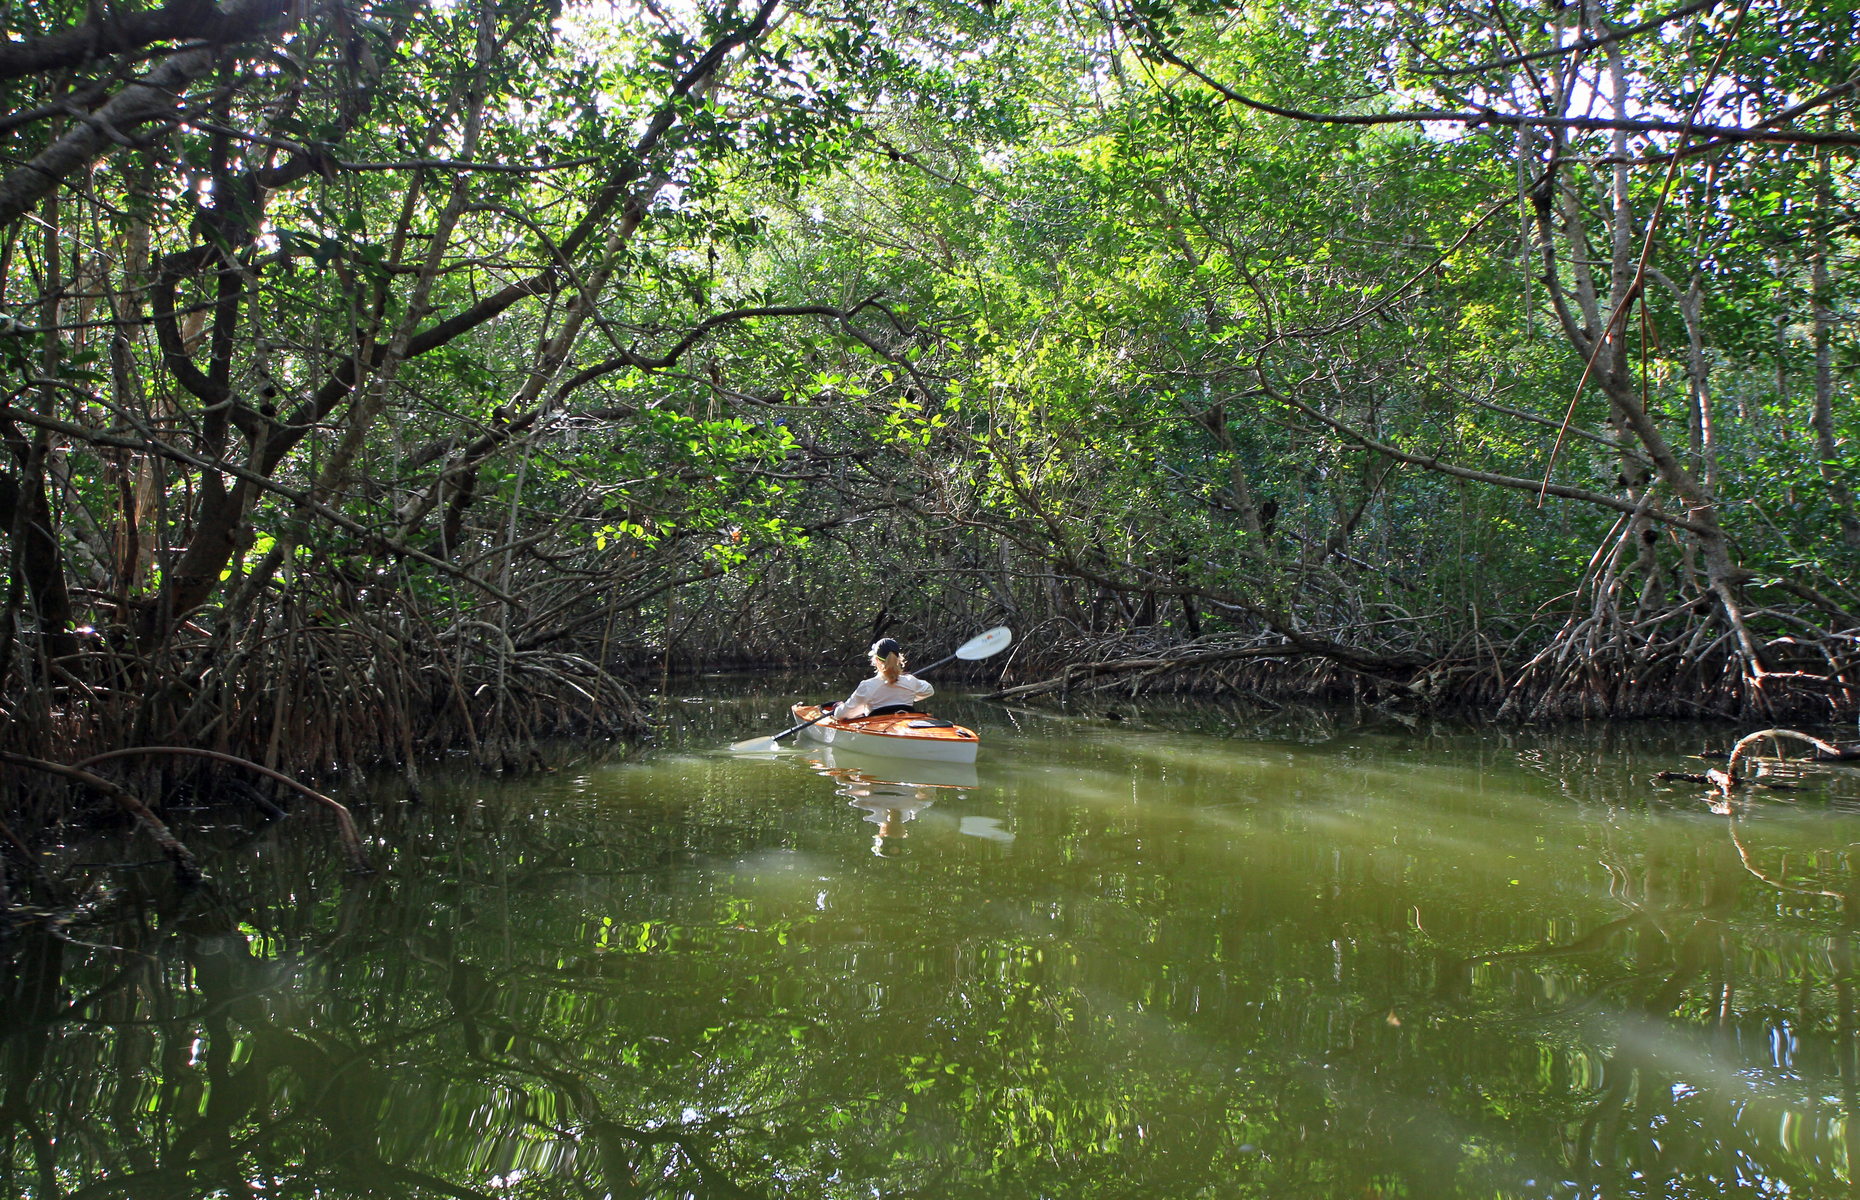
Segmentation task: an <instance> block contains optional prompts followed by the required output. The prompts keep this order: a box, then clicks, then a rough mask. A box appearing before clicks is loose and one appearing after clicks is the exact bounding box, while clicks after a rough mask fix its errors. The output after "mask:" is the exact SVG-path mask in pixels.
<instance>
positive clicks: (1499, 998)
mask: <svg viewBox="0 0 1860 1200" xmlns="http://www.w3.org/2000/svg"><path fill="white" fill-rule="evenodd" d="M723 686H724V685H723V683H722V682H721V681H720V682H718V683H716V685H715V686H714V687H713V688H712V690H713V691H717V692H721V691H722V688H723ZM754 686H756V687H758V688H760V687H766V688H768V691H767V692H766V693H760V692H758V693H752V694H749V695H744V696H738V697H735V698H732V699H728V700H724V699H708V698H707V696H706V695H705V694H701V693H700V690H699V689H696V688H694V689H693V690H692V692H690V693H688V695H689V696H690V697H691V698H692V699H693V700H694V701H696V702H694V703H688V704H679V705H677V706H676V707H675V710H674V713H673V715H674V717H675V718H676V721H677V726H676V727H675V728H674V729H672V730H671V731H670V732H669V734H668V737H667V744H666V745H665V746H664V747H663V748H661V749H659V750H656V751H654V752H651V753H649V754H646V755H644V756H641V757H639V758H637V759H634V760H632V761H625V762H619V763H610V764H607V765H569V766H565V767H563V768H562V769H560V770H558V771H557V772H555V773H554V774H552V775H548V776H542V777H529V778H524V779H518V780H510V781H494V780H486V779H480V778H477V777H467V776H459V777H456V778H452V779H450V780H448V781H446V782H445V783H444V785H443V786H435V787H434V788H433V789H432V791H433V793H434V794H433V796H432V797H431V798H430V800H429V803H427V804H426V805H424V806H422V807H419V808H409V807H407V806H405V805H404V804H402V803H401V802H400V801H399V799H398V797H397V796H394V795H392V794H390V793H388V792H383V793H382V795H381V796H380V797H378V798H377V799H376V800H375V801H374V802H372V803H366V804H364V805H363V806H362V812H361V816H362V817H363V819H364V820H365V821H366V823H367V826H368V829H369V832H370V834H371V836H372V837H373V838H374V839H375V842H376V844H375V846H374V848H373V851H372V852H373V853H374V855H375V857H376V858H377V860H378V863H379V865H380V866H381V867H382V868H383V869H382V872H381V875H380V876H379V877H377V878H374V879H371V880H358V879H355V878H353V877H349V876H346V875H344V874H342V872H341V870H340V864H339V862H338V861H337V860H336V858H335V857H334V856H333V854H332V853H331V851H330V846H329V844H328V839H327V838H326V837H324V836H323V834H324V833H325V832H326V831H324V830H322V829H320V827H318V828H314V829H299V828H297V826H298V823H299V822H301V823H302V824H303V825H305V826H314V824H315V821H316V818H315V817H314V816H310V815H307V814H305V815H299V816H297V817H293V818H292V820H291V821H290V822H287V823H285V824H284V825H279V826H272V827H270V828H269V829H266V830H264V831H263V832H261V833H259V834H258V835H256V836H246V835H243V834H241V833H240V832H239V831H238V830H237V829H236V828H222V829H220V830H217V831H206V832H197V833H196V834H195V835H194V837H193V840H194V841H195V842H196V843H197V844H198V845H199V846H200V848H201V849H202V851H203V854H204V856H205V857H207V859H208V860H209V867H210V870H211V871H212V873H213V874H214V875H215V876H216V877H217V878H218V880H219V882H220V893H219V895H218V896H217V897H193V898H182V897H177V896H175V895H174V894H173V893H172V892H171V891H169V890H168V888H167V887H166V886H165V883H163V882H162V881H161V880H159V879H158V878H152V876H155V875H158V874H159V873H158V872H149V871H133V870H132V871H122V872H115V873H113V874H110V875H108V876H106V878H108V879H109V880H110V881H111V883H112V885H113V887H114V890H113V891H100V892H99V893H97V894H96V895H95V896H94V897H93V901H92V903H91V905H90V908H89V910H88V915H87V916H86V917H85V918H83V919H82V920H80V921H78V922H76V923H73V924H71V925H70V926H68V927H66V928H64V930H63V936H62V937H53V936H50V935H49V934H47V933H46V932H45V931H43V930H40V931H32V930H27V931H24V932H22V933H21V934H20V935H19V936H17V937H16V938H15V939H14V940H13V941H12V943H10V944H9V945H8V947H7V953H8V954H10V956H11V957H10V959H9V960H8V976H7V988H8V992H7V995H6V1004H5V1016H4V1018H3V1019H4V1021H5V1026H4V1028H5V1031H6V1033H7V1040H6V1043H5V1055H6V1057H5V1060H4V1069H5V1071H6V1079H5V1081H4V1082H5V1096H6V1101H5V1103H6V1105H7V1108H6V1113H7V1120H8V1121H9V1122H10V1124H9V1125H8V1126H7V1130H8V1132H7V1138H8V1141H7V1142H6V1143H5V1145H4V1146H0V1151H4V1154H5V1157H4V1160H3V1161H0V1166H3V1167H4V1171H5V1178H4V1180H0V1183H3V1184H4V1185H5V1186H4V1188H3V1189H0V1190H4V1191H5V1193H6V1194H26V1195H32V1196H35V1197H38V1196H46V1197H49V1196H52V1195H55V1194H56V1195H81V1196H99V1197H100V1196H106V1195H129V1196H134V1197H138V1198H141V1197H168V1196H176V1197H179V1196H193V1195H201V1194H211V1193H224V1194H241V1195H254V1196H308V1195H311V1194H316V1195H323V1196H348V1195H362V1194H368V1193H370V1192H371V1191H372V1193H373V1194H389V1195H426V1194H431V1195H442V1194H449V1195H453V1196H464V1195H520V1196H564V1197H567V1196H576V1197H581V1196H599V1195H612V1196H616V1197H618V1196H649V1195H650V1196H687V1195H688V1196H726V1195H738V1194H750V1195H779V1196H809V1195H820V1196H872V1195H884V1196H893V1195H907V1194H926V1193H932V1192H934V1193H940V1194H942V1195H945V1196H978V1197H979V1196H990V1197H997V1196H1004V1197H1022V1196H1024V1197H1036V1196H1037V1197H1046V1196H1053V1197H1057V1196H1100V1195H1103V1196H1198V1195H1207V1196H1221V1197H1229V1196H1261V1197H1267V1196H1270V1197H1298V1196H1339V1197H1343V1196H1347V1197H1361V1196H1394V1195H1414V1196H1480V1197H1489V1196H1520V1197H1523V1196H1532V1197H1536V1196H1544V1197H1550V1196H1559V1197H1560V1196H1577V1195H1594V1196H1604V1195H1606V1196H1655V1195H1658V1196H1699V1197H1706V1196H1712V1197H1715V1196H1721V1195H1726V1194H1731V1193H1733V1192H1736V1193H1737V1194H1748V1195H1785V1194H1788V1195H1798V1196H1799V1195H1832V1194H1847V1191H1848V1188H1849V1185H1848V1182H1847V1181H1848V1179H1849V1166H1848V1163H1849V1154H1850V1152H1852V1151H1854V1150H1860V1146H1857V1145H1855V1144H1854V1142H1853V1141H1851V1140H1850V1138H1849V1135H1848V1128H1849V1119H1848V1118H1849V1114H1850V1113H1852V1112H1853V1111H1854V1108H1855V1106H1856V1104H1857V1103H1860V1098H1857V1097H1856V1090H1857V1089H1860V1079H1856V1076H1855V1073H1854V1058H1855V1047H1854V1042H1853V1027H1854V1004H1855V1001H1854V997H1853V995H1852V992H1851V987H1850V980H1851V977H1852V936H1853V932H1852V931H1853V928H1854V926H1855V924H1856V923H1860V899H1857V900H1856V901H1855V902H1854V903H1852V904H1850V903H1849V902H1848V900H1847V897H1848V896H1850V895H1854V896H1857V897H1860V879H1857V878H1856V875H1855V872H1856V871H1857V870H1860V858H1856V857H1853V855H1852V850H1853V848H1854V845H1855V843H1860V772H1856V771H1853V770H1852V769H1851V768H1814V767H1805V768H1792V767H1782V768H1778V769H1777V770H1776V772H1775V773H1774V774H1773V775H1772V777H1771V778H1772V779H1773V780H1775V781H1782V782H1787V783H1791V784H1794V785H1797V786H1798V787H1799V789H1800V790H1795V791H1775V792H1767V791H1766V792H1758V793H1755V795H1754V797H1753V800H1752V803H1751V804H1750V805H1749V807H1747V808H1746V809H1744V810H1742V812H1741V814H1740V815H1739V816H1738V817H1737V818H1736V819H1735V820H1729V819H1726V818H1724V817H1721V816H1713V815H1711V814H1710V812H1709V811H1708V810H1707V809H1706V807H1705V805H1704V804H1703V803H1702V802H1701V800H1700V797H1699V795H1698V791H1699V789H1697V788H1695V787H1692V786H1691V785H1684V784H1680V785H1664V784H1655V783H1653V782H1651V776H1652V775H1653V774H1654V773H1655V772H1657V771H1660V770H1662V769H1687V768H1689V769H1693V770H1697V769H1699V768H1698V765H1697V762H1696V760H1695V759H1690V758H1689V757H1688V756H1689V755H1690V754H1693V753H1695V752H1696V751H1697V750H1698V749H1700V748H1701V747H1702V746H1705V745H1707V744H1708V743H1709V744H1714V745H1716V746H1718V747H1723V746H1725V745H1728V742H1729V740H1730V731H1728V730H1724V729H1711V728H1705V727H1685V726H1631V727H1619V728H1613V729H1602V728H1572V729H1565V730H1555V731H1542V730H1515V729H1505V730H1500V729H1493V728H1484V729H1474V728H1467V727H1463V726H1450V725H1444V724H1441V725H1433V724H1428V723H1426V722H1423V723H1421V724H1419V725H1418V726H1416V727H1414V728H1409V727H1407V726H1405V725H1402V724H1394V723H1390V722H1388V721H1386V720H1383V719H1380V718H1377V717H1376V716H1375V715H1374V714H1371V713H1353V712H1349V711H1341V712H1298V711H1288V712H1280V713H1274V714H1262V713H1259V712H1255V711H1252V710H1247V709H1238V708H1232V707H1222V706H1218V705H1176V706H1151V705H1144V706H1141V707H1139V706H1134V705H1131V704H1128V703H1126V704H1124V705H1122V706H1121V709H1120V710H1119V711H1118V717H1119V719H1117V720H1112V719H1109V718H1108V717H1107V716H1106V715H1105V713H1104V712H1103V711H1098V712H1092V713H1086V714H1078V713H1071V714H1067V713H1059V712H1056V711H1039V710H1005V709H1002V708H999V707H995V706H987V705H981V704H979V703H974V702H966V701H963V700H961V699H960V698H954V699H946V698H942V697H939V701H940V704H939V707H938V711H939V712H940V713H942V714H943V715H947V716H950V717H953V718H955V719H958V720H960V721H962V722H963V723H964V724H968V725H971V726H974V727H975V728H977V729H978V730H980V731H981V732H982V735H983V739H984V741H983V748H982V753H981V757H980V759H979V761H978V762H977V763H976V764H975V766H974V767H972V768H970V767H961V768H956V767H947V766H941V767H939V766H936V765H934V764H900V763H888V762H886V761H885V760H882V759H853V758H850V757H848V756H846V755H844V754H841V755H839V756H837V757H832V756H829V755H827V754H826V753H824V752H822V751H820V750H818V749H815V750H814V752H812V753H783V754H779V755H761V756H743V757H732V756H729V755H727V754H723V753H720V752H719V748H720V747H721V746H722V745H724V744H725V743H727V742H729V741H731V740H734V739H736V738H741V737H746V736H748V735H750V734H752V733H755V732H759V731H769V730H772V729H773V728H778V727H779V725H780V723H781V722H779V721H774V720H762V719H761V714H764V713H769V714H785V712H786V705H785V703H784V702H783V701H782V692H781V690H780V689H779V686H778V685H776V684H772V683H768V682H767V681H764V682H763V683H759V684H756V685H754ZM804 749H805V747H804ZM216 820H220V821H221V823H222V824H226V823H228V822H230V820H231V818H216ZM91 852H92V851H85V853H91ZM73 853H74V855H75V854H76V853H78V850H77V848H74V849H73ZM1854 1137H1855V1138H1856V1139H1860V1126H1855V1127H1854ZM1739 1189H1742V1190H1741V1191H1740V1190H1739Z"/></svg>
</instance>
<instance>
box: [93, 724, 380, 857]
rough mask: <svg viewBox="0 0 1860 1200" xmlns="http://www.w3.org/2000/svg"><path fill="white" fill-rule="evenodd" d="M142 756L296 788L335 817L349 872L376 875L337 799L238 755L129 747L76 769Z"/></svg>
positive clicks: (352, 822) (98, 756) (350, 818)
mask: <svg viewBox="0 0 1860 1200" xmlns="http://www.w3.org/2000/svg"><path fill="white" fill-rule="evenodd" d="M142 754H185V755H191V756H193V757H195V758H210V759H212V760H214V761H215V762H223V763H231V764H232V765H234V766H239V767H244V768H246V769H247V770H249V771H257V772H258V773H259V774H260V775H263V776H265V777H266V778H268V779H275V780H277V781H278V782H279V783H281V784H284V785H285V786H286V787H289V788H295V789H296V790H297V791H299V792H301V793H303V794H304V795H306V796H308V797H310V798H311V799H312V800H314V801H316V802H317V803H318V804H321V805H323V806H324V807H325V808H327V809H329V810H330V811H331V812H332V813H334V814H335V817H336V831H337V834H338V836H340V837H341V838H342V850H343V853H344V854H345V855H347V856H348V859H349V869H350V870H351V871H353V872H355V873H356V874H357V875H373V874H374V873H375V869H374V867H373V866H371V865H370V864H369V862H368V855H367V854H366V853H365V852H364V851H363V850H362V839H361V835H359V834H358V833H356V831H355V818H354V816H352V815H351V814H350V812H349V809H348V806H347V805H345V804H343V803H342V802H340V801H338V800H332V799H330V798H329V797H328V796H325V795H324V794H323V793H321V792H319V791H316V790H315V789H313V788H309V787H306V786H304V785H303V784H301V783H299V782H297V781H296V780H295V779H292V778H291V777H290V776H288V775H283V774H280V773H278V772H277V771H273V770H271V769H270V768H269V767H261V766H259V765H258V764H257V763H255V762H252V761H250V760H248V759H243V758H240V757H238V756H237V755H233V754H221V753H219V752H218V751H215V750H199V749H196V748H194V747H192V746H130V747H128V748H127V749H123V750H110V751H106V752H105V753H103V754H93V755H91V756H90V757H89V758H87V759H85V760H84V761H83V762H81V763H78V764H77V769H79V770H82V769H84V768H85V767H88V766H91V765H92V764H93V763H100V762H104V761H107V760H109V759H112V758H130V757H134V756H136V755H142Z"/></svg>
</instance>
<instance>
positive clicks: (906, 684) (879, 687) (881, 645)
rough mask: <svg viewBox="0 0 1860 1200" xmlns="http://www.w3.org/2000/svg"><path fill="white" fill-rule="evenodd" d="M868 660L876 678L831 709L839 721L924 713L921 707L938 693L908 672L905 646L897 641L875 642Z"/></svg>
mask: <svg viewBox="0 0 1860 1200" xmlns="http://www.w3.org/2000/svg"><path fill="white" fill-rule="evenodd" d="M867 657H869V658H870V659H871V660H872V678H870V679H868V680H865V681H864V682H863V683H861V684H860V685H859V686H858V687H856V688H854V689H853V693H852V695H850V696H848V697H846V699H844V700H842V701H840V702H839V703H838V704H834V705H829V706H828V707H829V709H830V710H831V711H832V713H833V717H834V719H835V720H839V721H853V720H857V719H858V718H860V717H882V716H884V715H885V714H887V713H907V712H921V711H922V710H921V709H919V708H918V707H917V705H918V704H919V703H920V702H921V701H924V700H928V699H929V698H930V697H931V696H932V695H934V694H935V693H936V689H935V688H933V687H931V686H930V685H929V683H927V682H926V681H924V680H922V679H919V678H917V676H915V675H906V674H905V673H904V647H902V646H900V645H898V643H897V640H896V639H895V638H879V639H878V640H877V641H876V642H873V643H872V648H871V650H869V651H867Z"/></svg>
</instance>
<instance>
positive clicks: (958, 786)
mask: <svg viewBox="0 0 1860 1200" xmlns="http://www.w3.org/2000/svg"><path fill="white" fill-rule="evenodd" d="M808 758H809V761H811V762H812V763H813V766H814V769H815V770H816V771H818V772H820V774H822V775H825V776H826V777H827V778H828V779H831V780H833V782H834V788H833V790H834V791H835V792H837V793H839V794H840V795H842V796H844V797H846V802H847V803H848V804H850V805H852V806H853V807H855V808H862V809H864V810H865V820H867V821H869V822H871V823H872V824H874V825H876V826H878V833H877V835H876V836H874V837H873V838H872V853H874V854H876V855H878V856H879V857H881V858H891V857H895V856H896V855H898V854H900V853H902V847H900V846H899V845H898V843H899V842H900V841H902V840H903V839H904V838H906V837H909V836H910V833H909V831H908V830H907V829H906V828H905V823H906V822H909V821H915V820H916V819H917V814H918V813H920V812H923V811H924V810H925V809H927V808H929V807H930V806H931V805H933V804H935V803H936V796H937V793H938V792H939V791H943V792H947V793H949V794H951V795H961V794H962V793H963V792H964V791H967V790H968V789H969V788H972V787H974V786H975V768H973V767H968V766H947V765H926V764H922V763H912V764H903V763H898V764H895V765H893V766H890V767H886V766H884V765H883V761H884V760H878V761H875V762H872V763H867V764H864V765H859V766H855V765H854V764H853V762H852V761H851V760H849V759H847V758H845V757H843V756H841V757H838V758H837V760H836V756H835V752H834V751H832V750H822V751H820V752H819V753H818V755H813V754H810V755H809V756H808ZM907 772H908V773H909V774H910V775H911V776H912V777H913V779H914V780H920V781H919V782H905V781H904V780H902V779H899V778H896V777H897V776H899V775H903V774H905V773H907ZM886 775H890V776H893V778H890V779H887V778H885V776H886Z"/></svg>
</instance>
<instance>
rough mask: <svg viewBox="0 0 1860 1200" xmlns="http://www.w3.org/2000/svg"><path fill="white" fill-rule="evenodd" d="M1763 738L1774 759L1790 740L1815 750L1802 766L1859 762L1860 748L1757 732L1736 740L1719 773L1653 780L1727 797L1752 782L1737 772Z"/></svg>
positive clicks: (1663, 775)
mask: <svg viewBox="0 0 1860 1200" xmlns="http://www.w3.org/2000/svg"><path fill="white" fill-rule="evenodd" d="M1765 738H1768V739H1769V740H1770V741H1771V742H1772V743H1773V744H1774V745H1775V747H1776V754H1777V757H1778V758H1780V757H1781V756H1782V739H1783V738H1790V739H1792V740H1794V741H1798V742H1806V743H1807V744H1808V745H1810V746H1813V747H1814V748H1815V754H1814V755H1813V756H1812V757H1810V758H1807V759H1805V760H1803V761H1806V762H1854V761H1860V747H1849V748H1845V749H1843V748H1842V747H1840V746H1836V745H1833V744H1831V743H1829V742H1824V741H1822V740H1821V739H1820V738H1818V737H1815V736H1813V735H1812V734H1806V733H1801V732H1798V731H1797V730H1794V729H1759V730H1757V731H1756V732H1755V733H1747V734H1745V735H1744V736H1743V737H1741V738H1739V739H1737V744H1736V745H1735V746H1732V747H1731V754H1730V757H1729V759H1728V760H1727V761H1726V762H1725V764H1724V770H1722V771H1720V770H1718V769H1717V768H1715V767H1714V768H1712V769H1711V770H1708V771H1706V772H1705V773H1704V774H1703V775H1692V774H1687V773H1685V772H1683V771H1661V772H1660V773H1659V774H1657V775H1655V776H1654V778H1655V779H1658V780H1682V781H1685V782H1688V783H1708V784H1710V785H1712V786H1713V787H1715V788H1717V789H1718V791H1719V792H1720V793H1721V794H1723V795H1725V796H1729V795H1730V794H1731V789H1732V788H1734V787H1737V786H1739V785H1741V784H1746V783H1750V782H1754V778H1753V779H1746V778H1745V776H1744V773H1743V771H1742V769H1741V768H1742V764H1743V761H1744V758H1745V752H1746V751H1747V750H1749V748H1750V747H1751V746H1754V745H1756V744H1757V743H1758V742H1761V741H1763V740H1764V739H1765ZM1708 757H1709V756H1708ZM1761 786H1764V787H1770V788H1775V787H1778V786H1783V785H1777V784H1763V785H1761ZM1714 807H1716V805H1714Z"/></svg>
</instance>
